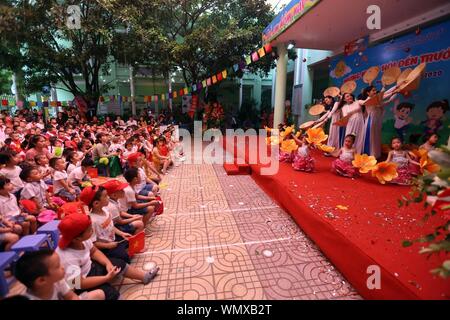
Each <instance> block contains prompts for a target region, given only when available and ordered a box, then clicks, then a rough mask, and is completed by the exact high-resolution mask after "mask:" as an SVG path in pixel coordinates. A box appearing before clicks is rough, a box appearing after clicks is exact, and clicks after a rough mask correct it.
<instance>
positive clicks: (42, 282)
mask: <svg viewBox="0 0 450 320" xmlns="http://www.w3.org/2000/svg"><path fill="white" fill-rule="evenodd" d="M14 274H15V277H16V278H17V280H19V281H20V282H21V283H22V284H23V285H25V286H26V287H27V292H26V293H25V297H27V298H28V299H30V300H80V299H83V300H104V299H105V294H104V293H103V291H102V290H94V291H91V292H86V293H85V294H83V295H81V296H78V295H77V294H75V293H74V292H73V291H72V290H71V289H70V287H69V285H68V284H67V282H66V281H65V279H64V275H65V270H64V267H63V266H62V264H61V259H60V258H59V256H58V254H57V253H56V252H55V251H53V250H49V249H42V250H39V251H32V252H26V253H25V254H24V255H23V256H21V257H20V259H19V261H17V264H16V266H15V270H14Z"/></svg>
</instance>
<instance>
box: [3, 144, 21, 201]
mask: <svg viewBox="0 0 450 320" xmlns="http://www.w3.org/2000/svg"><path fill="white" fill-rule="evenodd" d="M21 160H22V159H21V157H20V156H19V155H18V154H16V153H14V152H2V153H0V165H4V167H3V168H2V169H1V170H0V174H1V175H3V176H4V177H5V178H7V179H9V180H10V181H11V184H12V185H13V190H12V193H14V195H15V196H16V197H17V198H18V197H20V192H21V190H22V188H23V186H24V184H23V181H22V179H20V173H21V172H22V169H21V168H20V167H19V166H18V164H19V163H20V162H21Z"/></svg>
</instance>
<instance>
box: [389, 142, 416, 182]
mask: <svg viewBox="0 0 450 320" xmlns="http://www.w3.org/2000/svg"><path fill="white" fill-rule="evenodd" d="M391 146H392V149H393V150H392V151H391V152H389V155H388V158H387V160H386V161H387V162H391V163H395V164H396V165H397V173H398V177H397V178H396V179H394V180H392V182H391V183H394V184H398V185H404V186H409V185H411V183H412V179H413V177H414V176H415V175H417V172H418V170H416V168H415V167H414V166H419V167H420V164H419V163H418V162H416V161H414V160H412V159H411V157H410V155H409V153H408V151H405V150H403V143H402V141H401V139H400V138H394V139H392V143H391Z"/></svg>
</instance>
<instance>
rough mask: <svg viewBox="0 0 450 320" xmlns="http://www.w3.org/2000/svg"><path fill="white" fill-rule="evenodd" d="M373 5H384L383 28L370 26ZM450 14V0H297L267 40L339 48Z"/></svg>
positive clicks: (266, 32) (276, 22)
mask: <svg viewBox="0 0 450 320" xmlns="http://www.w3.org/2000/svg"><path fill="white" fill-rule="evenodd" d="M371 5H377V6H379V7H380V12H381V30H369V28H368V27H367V20H368V18H369V16H370V14H368V13H367V8H368V7H369V6H371ZM449 14H450V2H449V1H448V0H395V1H394V0H357V1H353V0H352V1H350V0H293V1H291V3H289V4H288V5H287V6H286V7H285V9H284V10H283V11H281V12H280V13H279V14H278V15H277V17H276V18H275V19H274V21H273V22H272V23H271V24H270V25H269V26H268V27H267V28H266V29H265V30H264V33H263V41H264V42H265V43H267V42H271V43H272V45H273V46H277V45H278V44H281V43H284V44H287V43H289V42H291V41H295V44H296V47H297V48H307V49H318V50H331V51H336V50H339V48H342V47H343V45H345V44H346V43H349V42H351V41H353V40H356V39H359V38H361V37H365V36H367V35H369V36H370V37H371V40H372V41H373V40H374V39H375V38H376V40H378V39H381V38H383V35H384V37H387V36H389V34H388V33H390V34H394V33H398V32H401V31H403V30H401V29H406V28H408V27H409V28H411V27H413V26H416V25H421V24H423V23H426V22H428V21H430V20H434V19H437V18H439V17H443V16H446V15H449ZM387 30H388V31H389V32H387Z"/></svg>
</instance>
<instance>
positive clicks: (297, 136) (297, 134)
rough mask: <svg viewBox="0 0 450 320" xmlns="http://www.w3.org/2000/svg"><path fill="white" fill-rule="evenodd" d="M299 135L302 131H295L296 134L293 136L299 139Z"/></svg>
mask: <svg viewBox="0 0 450 320" xmlns="http://www.w3.org/2000/svg"><path fill="white" fill-rule="evenodd" d="M301 135H302V130H300V131H297V133H296V134H295V137H296V138H300V136H301Z"/></svg>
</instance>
